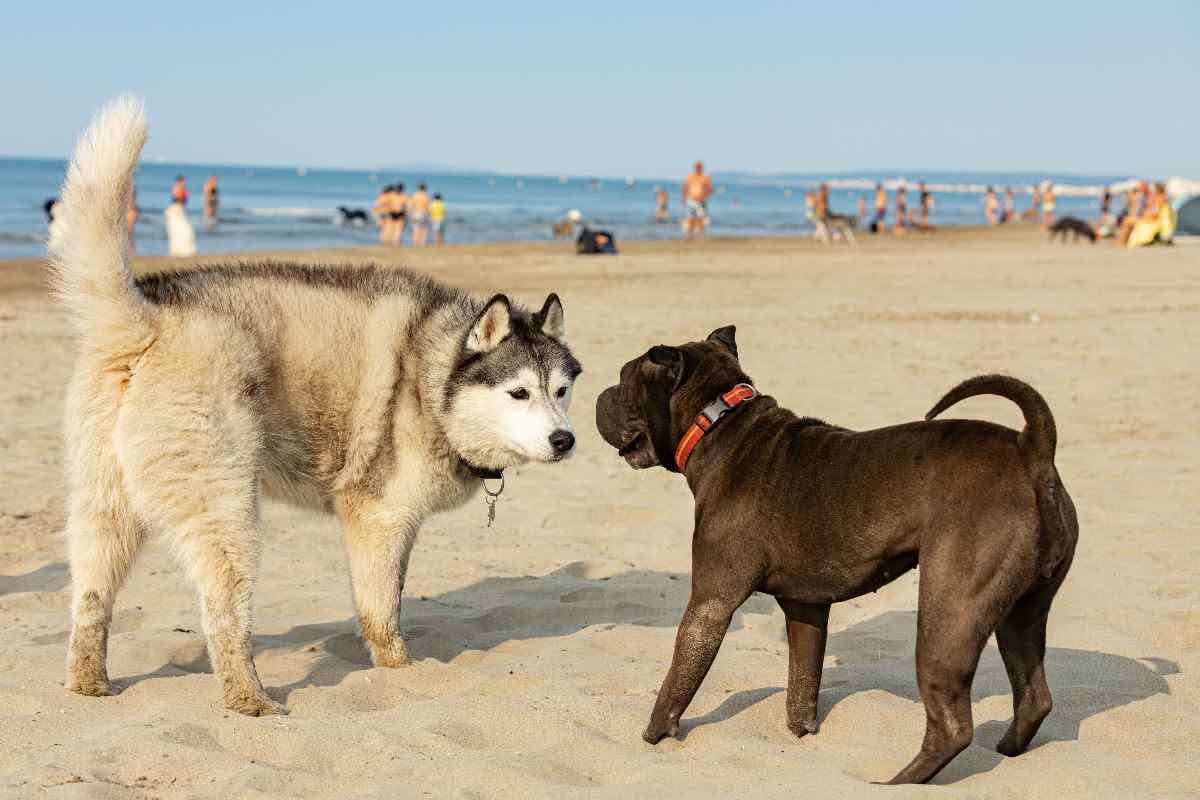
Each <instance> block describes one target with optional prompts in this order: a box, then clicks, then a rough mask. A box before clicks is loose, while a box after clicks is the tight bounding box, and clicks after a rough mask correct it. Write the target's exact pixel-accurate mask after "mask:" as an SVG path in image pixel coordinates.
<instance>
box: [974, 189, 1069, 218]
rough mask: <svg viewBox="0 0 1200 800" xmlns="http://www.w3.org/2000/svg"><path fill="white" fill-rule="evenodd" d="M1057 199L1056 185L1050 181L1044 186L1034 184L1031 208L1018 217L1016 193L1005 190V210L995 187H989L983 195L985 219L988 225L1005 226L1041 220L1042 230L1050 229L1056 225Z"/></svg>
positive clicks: (1011, 190) (1031, 194) (1031, 193)
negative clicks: (1012, 223)
mask: <svg viewBox="0 0 1200 800" xmlns="http://www.w3.org/2000/svg"><path fill="white" fill-rule="evenodd" d="M1055 202H1056V198H1055V196H1054V184H1053V183H1052V182H1050V181H1045V182H1044V183H1042V184H1040V185H1039V184H1034V185H1033V188H1032V189H1031V191H1030V202H1029V208H1027V209H1025V210H1024V211H1023V212H1021V216H1020V217H1018V216H1017V212H1016V193H1015V191H1014V190H1013V188H1012V187H1011V186H1008V187H1005V189H1004V208H1003V209H1001V207H1000V198H999V196H998V195H997V194H996V189H995V187H993V186H988V187H987V189H985V190H984V193H983V218H984V219H985V220H986V221H987V224H988V225H1003V224H1005V223H1008V222H1016V221H1018V220H1038V219H1041V222H1042V230H1046V229H1048V228H1049V227H1050V226H1051V225H1053V224H1054V206H1055Z"/></svg>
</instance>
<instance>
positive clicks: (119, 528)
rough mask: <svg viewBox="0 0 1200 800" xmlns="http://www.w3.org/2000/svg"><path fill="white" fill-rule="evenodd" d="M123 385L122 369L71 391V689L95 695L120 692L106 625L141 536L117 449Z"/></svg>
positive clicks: (87, 375) (84, 380) (81, 381)
mask: <svg viewBox="0 0 1200 800" xmlns="http://www.w3.org/2000/svg"><path fill="white" fill-rule="evenodd" d="M120 387H121V375H119V374H118V373H115V372H113V371H98V373H93V372H91V371H87V372H84V373H83V374H81V375H77V376H76V380H75V381H73V382H72V384H71V388H70V391H69V392H68V394H67V415H66V416H67V452H66V462H67V473H68V476H69V482H70V484H71V496H70V502H69V504H68V513H67V527H66V538H67V557H68V560H69V561H70V564H71V639H70V642H69V643H68V645H67V688H68V689H71V690H72V691H75V692H79V693H80V694H85V695H91V696H96V697H99V696H103V695H111V694H116V693H117V691H118V690H117V688H116V687H114V686H113V685H112V684H111V683H110V682H109V680H108V666H107V661H108V629H109V624H110V622H111V621H112V610H113V603H114V601H115V600H116V597H117V592H118V591H120V589H121V584H122V583H124V581H125V576H126V575H127V574H128V573H129V568H130V566H132V564H133V559H134V555H135V553H136V552H137V549H138V545H139V544H141V540H142V534H143V529H142V527H141V525H140V524H139V523H138V521H137V520H136V518H135V517H134V513H133V509H132V507H131V505H130V503H129V499H128V497H127V495H126V493H125V486H124V476H123V474H122V471H121V466H120V464H119V462H118V460H117V456H116V453H115V452H114V449H113V430H114V428H115V427H116V414H117V411H116V409H117V407H118V402H117V401H118V398H119V396H120V392H121V388H120Z"/></svg>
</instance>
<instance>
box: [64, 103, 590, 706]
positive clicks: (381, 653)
mask: <svg viewBox="0 0 1200 800" xmlns="http://www.w3.org/2000/svg"><path fill="white" fill-rule="evenodd" d="M145 139H146V123H145V117H144V113H143V111H142V108H141V105H140V103H138V102H137V101H135V100H132V99H130V98H121V99H119V100H117V101H116V102H114V103H113V104H112V105H110V106H109V107H108V108H106V109H105V110H104V111H103V112H102V113H101V114H100V115H99V116H98V117H97V119H96V120H95V121H94V122H93V124H92V126H91V127H90V128H89V130H88V131H87V133H86V134H85V135H84V136H83V138H82V139H81V140H80V143H79V146H78V149H77V151H76V154H75V158H74V161H73V162H72V164H71V166H70V169H69V172H68V174H67V179H66V183H65V185H64V187H63V195H62V198H63V200H62V205H61V206H60V208H59V209H58V211H59V219H60V221H61V224H60V225H58V226H56V227H57V230H56V234H55V236H54V238H53V240H52V241H51V245H50V247H51V260H52V264H53V267H54V275H55V280H56V288H57V292H58V295H59V297H60V298H61V300H62V302H63V303H64V304H65V305H66V306H67V308H68V310H69V311H70V314H71V317H72V319H73V322H74V323H75V325H76V328H77V331H78V335H79V339H80V345H81V346H80V353H79V360H78V363H77V365H76V368H75V374H74V378H73V380H72V382H71V384H70V387H69V389H68V392H67V402H66V443H67V452H66V461H67V469H68V479H69V483H70V503H69V513H68V522H67V539H68V543H69V550H70V563H71V577H72V589H73V599H72V613H73V627H72V631H71V639H70V644H69V652H68V657H67V673H68V686H69V688H71V689H73V690H75V691H77V692H80V693H83V694H88V695H105V694H112V693H114V691H115V688H114V687H113V685H112V683H111V682H110V681H109V678H108V673H107V668H106V665H105V661H106V651H107V639H108V627H109V622H110V620H111V618H112V608H113V601H114V598H115V596H116V593H117V591H118V589H119V588H120V586H121V583H122V581H123V580H124V578H125V575H126V573H127V572H128V570H129V567H130V565H131V563H132V562H133V558H134V555H135V553H136V551H137V549H138V546H139V545H140V544H141V542H142V540H143V539H144V538H145V537H146V536H147V535H160V536H162V537H165V538H166V539H167V540H168V541H169V542H171V544H172V545H173V547H174V550H175V552H176V553H177V554H178V556H179V559H180V561H181V563H182V564H183V565H184V567H185V568H186V570H187V572H188V574H189V576H190V577H191V579H192V580H193V581H194V582H195V584H196V586H197V587H198V589H199V592H200V599H201V610H202V614H203V621H204V629H205V634H206V635H207V637H208V648H209V654H210V656H211V659H212V663H213V669H214V670H215V672H216V674H217V676H218V677H219V678H220V680H221V684H222V686H223V688H224V694H225V704H226V705H227V706H228V707H229V708H231V709H233V710H236V711H240V712H242V713H244V714H253V715H257V714H270V713H278V712H281V711H283V708H282V706H280V705H279V704H278V703H276V702H275V701H273V700H272V699H271V698H270V697H268V696H267V693H266V692H265V691H264V690H263V687H262V684H261V682H260V681H259V678H258V675H257V673H256V671H255V668H254V664H253V662H252V660H251V657H250V610H251V606H250V601H251V591H252V588H253V585H254V580H255V573H256V571H257V566H258V560H259V552H260V549H261V544H260V535H261V534H260V524H259V500H260V496H261V495H262V494H266V495H268V496H272V497H276V498H279V499H282V500H285V501H288V502H291V503H294V504H299V505H303V506H307V507H311V508H317V509H321V510H325V511H331V512H334V513H336V514H337V515H338V517H340V518H341V521H342V523H343V527H344V531H345V540H346V549H347V552H348V557H349V563H350V572H351V577H352V581H353V587H354V596H355V604H356V606H357V609H358V615H359V621H360V625H361V629H362V635H363V638H364V639H365V640H366V642H367V644H368V645H369V646H370V649H371V653H372V656H373V658H374V660H375V663H376V664H377V665H381V666H399V665H402V664H405V663H406V662H407V661H408V655H407V653H406V651H405V647H404V641H403V640H402V639H401V636H400V624H399V623H400V594H401V590H402V588H403V586H404V577H405V572H406V570H407V567H408V559H409V554H410V552H411V549H412V546H413V542H414V541H415V539H416V535H417V530H418V528H419V527H420V525H421V522H422V520H423V519H424V518H425V517H426V516H427V515H429V514H431V513H433V512H437V511H442V510H446V509H449V508H452V507H455V506H457V505H460V504H461V503H463V502H464V501H465V500H467V499H468V498H469V497H471V496H472V495H473V494H474V493H475V492H476V491H477V490H478V488H479V485H480V478H479V477H478V476H479V475H480V474H483V473H485V472H486V471H489V470H499V469H503V468H505V467H509V466H512V465H515V464H519V463H522V462H525V461H529V460H537V461H547V462H549V461H558V460H561V459H562V458H564V457H566V456H567V455H569V454H570V452H571V450H572V448H573V447H574V441H575V440H574V436H573V434H572V432H571V425H570V422H569V420H568V419H567V407H568V406H569V404H570V399H571V386H572V383H573V382H574V379H575V377H576V376H577V375H578V374H579V372H580V366H579V363H578V362H577V361H576V360H575V358H574V357H573V356H572V355H571V352H570V351H569V350H568V348H567V347H566V345H565V344H564V342H563V334H564V327H563V309H562V304H561V303H560V302H559V300H558V298H557V296H555V295H550V296H549V297H548V298H547V299H546V302H545V305H544V306H543V307H542V309H541V310H540V311H538V312H537V313H532V314H531V313H528V312H526V311H523V310H522V309H520V308H519V307H517V306H516V305H515V304H513V303H510V302H509V300H508V299H507V298H506V297H505V296H504V295H496V296H495V297H493V298H492V299H491V300H490V301H488V302H487V303H481V302H479V301H477V300H475V299H473V298H471V297H470V296H468V295H466V294H464V293H462V292H459V291H456V290H453V289H450V288H447V287H445V286H442V285H439V284H438V283H436V282H434V281H433V280H431V279H429V278H427V277H424V276H421V275H417V274H414V273H411V272H406V271H402V270H389V269H379V268H371V267H366V268H354V267H337V268H334V267H303V266H288V265H279V264H256V265H240V266H227V267H216V268H211V267H210V268H204V269H198V270H195V271H188V272H178V273H165V274H158V275H152V276H148V277H144V278H141V279H139V280H135V278H134V276H133V273H132V271H131V270H130V267H129V263H128V258H127V252H128V246H127V236H128V231H127V229H126V224H125V208H126V203H127V200H128V196H129V192H130V187H131V181H132V176H133V171H134V169H135V167H136V164H137V159H138V155H139V153H140V151H141V148H142V145H143V143H144V142H145Z"/></svg>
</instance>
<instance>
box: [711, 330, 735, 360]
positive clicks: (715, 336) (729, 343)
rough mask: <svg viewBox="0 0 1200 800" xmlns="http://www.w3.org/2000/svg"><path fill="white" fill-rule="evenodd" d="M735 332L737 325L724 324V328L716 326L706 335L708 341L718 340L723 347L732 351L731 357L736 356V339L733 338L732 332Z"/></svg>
mask: <svg viewBox="0 0 1200 800" xmlns="http://www.w3.org/2000/svg"><path fill="white" fill-rule="evenodd" d="M736 333H737V327H736V326H734V325H726V326H725V327H724V328H717V329H716V330H715V331H713V332H712V333H710V334H709V335H708V341H710V342H720V343H721V344H722V345H724V346H725V349H726V350H728V351H729V352H731V353H733V357H734V358H737V341H736V340H735V339H734V334H736Z"/></svg>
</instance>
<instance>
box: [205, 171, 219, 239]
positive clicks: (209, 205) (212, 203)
mask: <svg viewBox="0 0 1200 800" xmlns="http://www.w3.org/2000/svg"><path fill="white" fill-rule="evenodd" d="M218 203H219V194H218V189H217V176H216V175H209V176H208V180H207V181H205V182H204V221H205V223H206V224H207V225H208V227H210V228H212V227H214V226H215V225H216V224H217V205H218Z"/></svg>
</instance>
